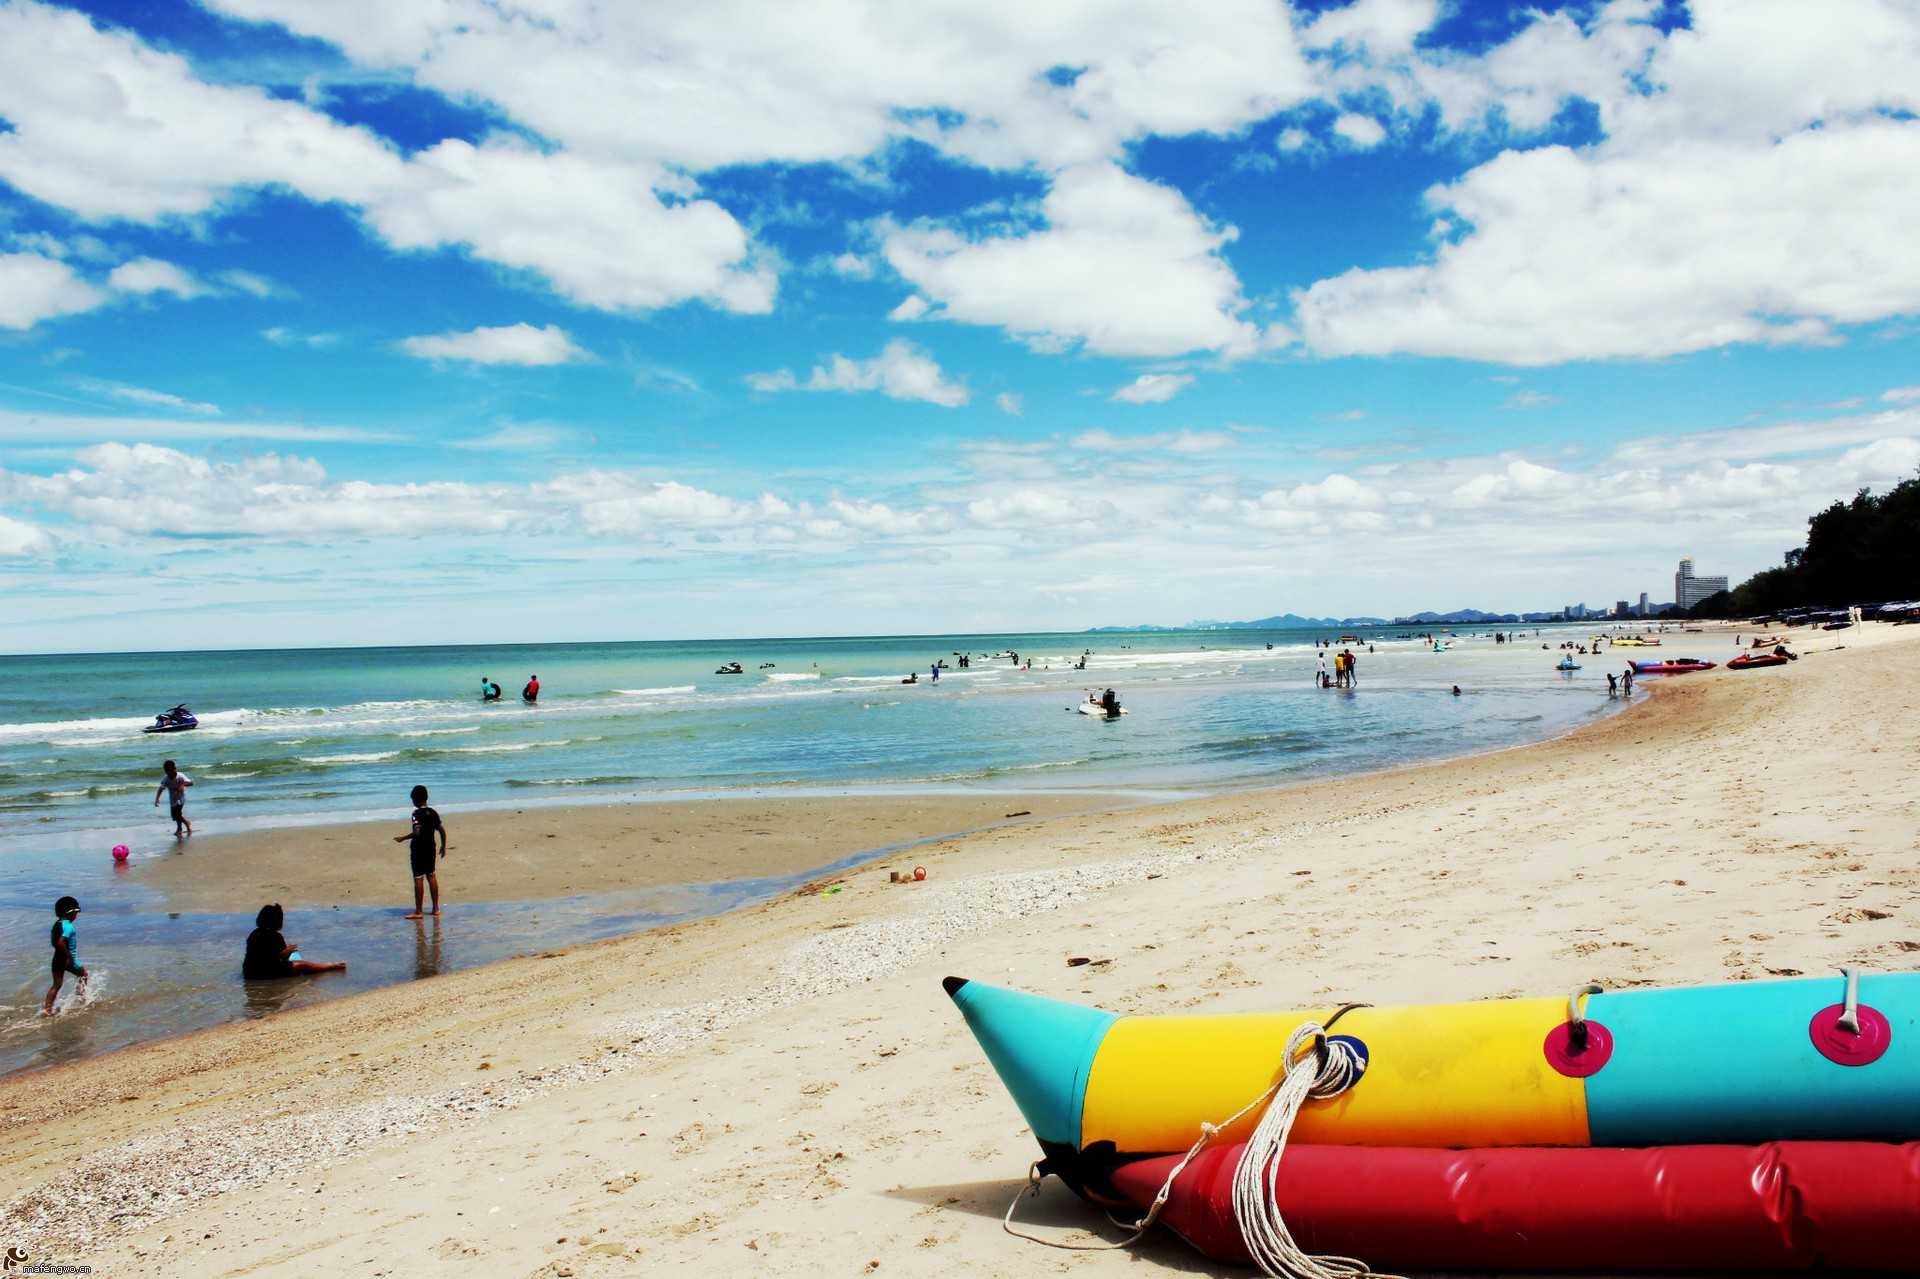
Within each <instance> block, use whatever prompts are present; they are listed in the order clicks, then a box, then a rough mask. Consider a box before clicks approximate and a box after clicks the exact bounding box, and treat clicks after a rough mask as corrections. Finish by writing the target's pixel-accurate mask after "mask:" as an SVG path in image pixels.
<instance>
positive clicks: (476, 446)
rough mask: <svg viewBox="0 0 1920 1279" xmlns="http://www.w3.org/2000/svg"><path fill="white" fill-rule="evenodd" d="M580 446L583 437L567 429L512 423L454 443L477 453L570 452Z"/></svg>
mask: <svg viewBox="0 0 1920 1279" xmlns="http://www.w3.org/2000/svg"><path fill="white" fill-rule="evenodd" d="M579 442H580V434H579V432H577V431H574V430H571V429H570V428H568V427H564V426H537V425H530V424H526V423H513V424H510V425H507V426H502V427H498V428H496V429H494V430H491V431H488V432H487V433H486V434H485V435H476V436H473V437H471V438H469V439H464V440H455V441H453V447H454V448H457V449H466V450H469V451H470V452H477V453H546V452H551V451H552V450H554V449H562V448H570V447H573V446H574V445H576V444H578V443H579Z"/></svg>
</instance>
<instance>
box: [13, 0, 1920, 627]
mask: <svg viewBox="0 0 1920 1279" xmlns="http://www.w3.org/2000/svg"><path fill="white" fill-rule="evenodd" d="M1917 73H1920V14H1917V13H1916V11H1915V10H1914V9H1913V7H1912V6H1911V5H1909V4H1902V3H1894V2H1892V0H1881V2H1876V0H1845V2H1836V3H1834V4H1831V5H1824V6H1819V7H1818V11H1817V12H1816V11H1815V9H1814V7H1811V6H1806V5H1804V4H1798V3H1791V2H1789V0H1742V2H1739V3H1735V2H1733V0H1702V2H1700V3H1694V4H1678V3H1667V4H1661V3H1653V2H1651V0H1614V2H1613V3H1603V4H1572V5H1564V6H1554V5H1542V6H1527V7H1524V8H1521V7H1514V6H1505V5H1491V4H1459V3H1452V4H1450V3H1440V2H1438V0H1355V2H1354V3H1351V4H1334V3H1315V4H1304V3H1296V4H1295V5H1294V6H1293V7H1291V8H1289V7H1288V6H1287V5H1285V4H1278V3H1268V2H1267V0H1221V3H1217V4H1213V5H1208V6H1204V7H1203V8H1201V9H1200V10H1199V11H1198V12H1196V11H1195V8H1194V7H1193V6H1175V5H1167V4H1147V3H1139V2H1137V0H1100V2H1099V3H1093V2H1090V0H1089V2H1083V3H1074V4H1067V5H1060V6H1053V7H1051V8H1049V9H1048V10H1047V11H1046V12H1045V13H1044V16H1036V14H1035V13H1034V12H1033V11H1032V8H1031V6H1030V5H1023V4H1019V3H1013V2H1012V0H1007V2H1006V3H994V2H987V0H972V2H970V3H964V4H952V5H947V4H939V3H934V4H926V5H917V6H913V7H911V8H910V9H907V10H902V9H899V8H898V7H897V6H886V5H878V4H868V3H856V2H854V0H835V2H833V3H816V4H809V5H804V6H783V7H781V8H780V9H779V10H777V11H770V10H769V9H767V7H765V6H762V5H751V6H750V5H745V4H732V3H713V4H702V5H690V6H632V5H616V4H603V3H596V2H594V0H520V2H519V3H509V2H507V0H450V2H445V0H339V2H338V3H330V4H327V5H312V4H308V3H302V2H301V0H202V3H201V4H199V5H198V6H193V5H185V4H181V5H130V4H118V5H114V4H93V5H70V6H60V5H52V4H43V3H38V2H34V0H0V584H4V587H5V588H6V590H7V592H8V596H9V598H10V599H11V600H12V601H14V603H15V607H14V608H12V609H9V610H8V611H7V612H6V614H5V615H4V616H3V617H0V651H35V650H47V649H111V648H166V647H206V646H220V645H278V644H289V643H429V642H436V641H454V640H499V641H508V640H564V639H612V638H649V637H671V636H690V635H726V634H836V633H839V634H844V633H853V632H874V631H937V630H995V629H1028V628H1039V627H1063V628H1073V627H1080V626H1087V625H1096V624H1107V623H1116V622H1132V621H1153V622H1162V623H1178V622H1182V621H1185V620H1188V619H1190V618H1193V617H1200V616H1210V617H1249V616H1259V615H1263V614H1266V613H1271V612H1278V611H1295V612H1302V613H1315V614H1319V613H1334V614H1353V613H1392V612H1406V611H1412V610H1415V609H1422V608H1452V607H1460V606H1467V605H1472V606H1478V607H1498V608H1537V607H1546V606H1553V605H1558V604H1560V603H1565V602H1569V601H1576V600H1579V601H1585V602H1587V603H1590V604H1604V603H1610V602H1611V601H1613V600H1614V599H1617V598H1621V597H1631V596H1634V595H1637V593H1638V592H1639V591H1642V590H1646V591H1649V592H1651V593H1652V594H1653V596H1654V597H1655V598H1656V599H1662V598H1665V597H1666V595H1667V594H1668V593H1669V590H1670V585H1669V584H1670V582H1671V574H1672V570H1673V562H1674V561H1675V560H1676V559H1678V558H1679V557H1680V556H1681V555H1692V556H1693V557H1694V558H1695V559H1696V560H1697V561H1698V563H1699V565H1700V570H1701V571H1703V572H1726V573H1729V574H1730V575H1732V576H1734V577H1736V578H1738V577H1741V576H1744V575H1745V574H1747V573H1750V572H1752V571H1754V570H1756V569H1759V568H1762V567H1766V566H1768V565H1769V564H1772V563H1774V562H1777V560H1778V558H1779V556H1780V553H1781V552H1782V551H1783V550H1784V549H1786V548H1787V547H1789V546H1792V545H1795V544H1797V542H1798V541H1799V539H1800V534H1801V532H1802V530H1803V528H1804V521H1805V518H1806V516H1807V515H1808V514H1809V513H1810V512H1811V511H1812V510H1814V509H1816V508H1817V507H1818V506H1821V505H1824V504H1825V503H1827V502H1828V501H1831V500H1833V499H1834V498H1837V497H1845V496H1848V495H1850V494H1851V493H1852V492H1853V491H1854V490H1855V489H1856V488H1857V487H1859V486H1862V485H1873V486H1876V487H1883V486H1885V485H1888V484H1891V483H1893V482H1896V481H1897V480H1899V479H1901V478H1903V477H1905V476H1907V475H1910V474H1913V473H1914V472H1915V470H1916V468H1917V467H1920V360H1916V353H1920V327H1916V325H1915V323H1914V317H1915V315H1916V312H1920V249H1916V248H1915V247H1914V245H1913V242H1912V236H1911V228H1912V226H1913V225H1915V224H1916V222H1920V122H1917V121H1916V119H1915V111H1916V109H1920V101H1917V100H1920V74H1917Z"/></svg>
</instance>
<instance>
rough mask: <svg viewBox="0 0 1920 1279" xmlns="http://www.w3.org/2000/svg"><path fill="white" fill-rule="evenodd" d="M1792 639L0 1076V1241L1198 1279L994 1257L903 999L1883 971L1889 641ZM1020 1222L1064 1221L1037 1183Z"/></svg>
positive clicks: (1319, 992)
mask: <svg viewBox="0 0 1920 1279" xmlns="http://www.w3.org/2000/svg"><path fill="white" fill-rule="evenodd" d="M1797 638H1798V641H1799V642H1800V643H1803V644H1805V645H1806V647H1807V648H1808V649H1809V650H1812V649H1824V650H1828V651H1820V652H1809V655H1808V656H1807V657H1806V658H1805V659H1804V660H1802V661H1800V662H1798V663H1796V664H1794V665H1792V666H1789V667H1783V668H1779V669H1776V670H1762V671H1754V672H1747V673H1731V672H1725V671H1717V672H1713V673H1710V674H1706V675H1694V676H1685V677H1679V678H1670V679H1666V680H1658V681H1656V680H1648V681H1647V686H1648V687H1650V688H1651V689H1652V690H1653V696H1652V697H1651V698H1650V699H1649V700H1648V701H1647V703H1646V704H1644V705H1642V706H1639V707H1636V708H1635V709H1634V710H1632V711H1631V712H1629V713H1627V714H1624V715H1621V716H1617V717H1614V718H1611V719H1608V720H1606V721H1604V722H1600V723H1597V724H1594V725H1591V726H1589V727H1587V728H1584V729H1582V730H1580V731H1579V732H1576V733H1574V734H1572V735H1570V736H1568V737H1565V738H1561V739H1559V740H1556V741H1553V742H1547V743H1542V744H1539V745H1537V746H1532V747H1526V748H1522V749H1517V750H1512V751H1504V752H1499V753H1495V754H1488V755H1482V756H1478V757H1474V758H1471V759H1464V760H1455V761H1450V762H1447V763H1442V764H1437V765H1430V766H1424V767H1419V768H1409V769H1404V770H1400V771H1396V772H1392V773H1384V774H1375V775H1370V776H1360V777H1349V778H1345V779H1341V780H1339V781H1336V782H1327V783H1319V784H1314V785H1311V786H1303V787H1295V788H1290V789H1286V790H1276V791H1267V792H1257V793H1243V794H1234V795H1225V796H1217V797H1211V798H1207V799H1202V800H1195V801H1188V802H1185V803H1182V804H1177V805H1165V806H1160V807H1156V808H1142V809H1136V810H1130V811H1125V812H1119V813H1112V814H1106V815H1100V816H1094V817H1080V818H1068V819H1063V820H1057V821H1052V822H1040V823H1034V824H1030V825H1021V826H1017V827H1010V828H1006V829H1000V830H992V831H987V832H983V833H981V834H979V835H976V836H973V837H971V838H968V839H965V840H956V841H949V842H946V843H944V844H942V845H941V846H939V847H937V848H932V849H928V850H925V851H924V852H916V853H915V855H914V857H913V860H914V861H917V862H921V863H924V864H925V865H927V867H928V868H929V871H930V872H931V873H930V877H929V880H928V882H926V883H924V884H918V885H912V886H898V885H892V884H889V883H888V882H887V876H886V873H885V866H886V863H882V864H880V865H877V866H873V867H869V868H865V869H862V870H859V871H855V872H851V873H849V874H847V875H845V876H842V877H839V878H838V879H837V880H836V884H837V885H838V886H839V887H840V889H841V891H839V892H836V893H831V894H828V893H824V892H819V891H813V892H804V893H800V894H796V895H792V896H789V897H786V898H782V899H780V900H778V901H773V902H769V903H766V904H764V905H761V906H757V907H753V908H749V909H745V910H741V911H737V912H734V913H731V914H728V915H725V916H721V917H716V918H712V919H708V920H704V921H700V922H697V923H690V924H685V925H680V926H677V927H673V928H668V929H662V930H658V931H654V932H649V933H645V934H641V935H638V936H634V937H629V938H623V939H619V940H615V941H610V942H604V943H598V944H595V945H590V946H581V947H576V948H572V949H569V950H567V951H566V952H565V953H563V954H552V955H543V956H539V957H531V958H527V959H520V960H514V961H510V962H507V963H502V964H497V965H493V966H490V967H487V968H482V969H476V970H471V971H467V972H463V973H458V974H454V975H452V976H447V977H439V978H434V979H431V980H426V981H420V982H415V983H412V984H409V985H405V986H399V987H393V988H390V989H386V990H382V991H377V992H374V993H371V994H368V995H363V996H356V997H353V998H349V999H342V1000H338V1001H335V1002H332V1003H328V1004H324V1005H321V1006H317V1007H313V1008H309V1009H304V1010H300V1011H297V1012H292V1013H288V1014H285V1015H282V1016H279V1017H275V1018H270V1019H267V1020H264V1021H260V1022H252V1023H246V1024H240V1025H233V1026H227V1027H221V1028H218V1029H215V1030H211V1031H206V1032H201V1033H198V1034H193V1035H188V1036H183V1037H180V1038H178V1039H173V1040H168V1041H164V1042H160V1043H155V1044H151V1045H145V1046H141V1047H137V1048H132V1049H128V1050H125V1051H122V1052H119V1053H115V1054H112V1055H110V1056H108V1057H105V1058H100V1059H96V1060H92V1061H87V1062H81V1063H78V1064H75V1065H72V1066H65V1067H60V1068H57V1069H54V1070H49V1071H45V1072H41V1073H37V1074H29V1075H23V1076H18V1077H15V1078H12V1079H9V1080H7V1081H4V1082H0V1133H4V1134H5V1142H6V1150H7V1152H8V1155H9V1158H8V1159H7V1160H6V1161H5V1162H4V1163H3V1164H0V1203H4V1204H5V1207H4V1212H3V1214H0V1237H3V1238H5V1239H6V1240H9V1241H18V1242H20V1243H22V1244H23V1245H24V1246H27V1247H28V1248H29V1249H30V1250H31V1251H33V1252H34V1254H35V1255H36V1257H45V1258H48V1259H52V1260H55V1261H76V1260H79V1259H81V1258H83V1257H84V1259H85V1260H86V1262H87V1263H88V1264H92V1265H94V1266H95V1267H96V1270H97V1271H98V1272H99V1273H107V1274H114V1275H154V1276H175V1275H178V1276H195V1277H198V1276H208V1275H241V1274H246V1275H280V1274H285V1275H306V1274H314V1273H355V1274H370V1275H373V1274H390V1275H442V1274H444V1275H448V1276H453V1275H461V1276H465V1275H471V1274H475V1273H484V1274H489V1275H514V1276H540V1277H542V1279H547V1277H553V1279H568V1277H574V1276H577V1277H578V1279H589V1277H591V1276H602V1275H615V1274H629V1273H698V1274H715V1273H725V1274H731V1273H766V1274H777V1275H787V1274H796V1275H797V1274H806V1275H859V1274H880V1275H895V1274H904V1275H924V1276H946V1275H981V1276H986V1275H996V1276H997V1275H1008V1274H1035V1273H1053V1272H1055V1271H1062V1270H1064V1271H1071V1272H1073V1273H1077V1274H1085V1275H1092V1276H1098V1275H1116V1276H1117V1275H1138V1274H1141V1273H1184V1272H1190V1271H1194V1270H1202V1271H1203V1272H1204V1271H1205V1268H1204V1267H1203V1266H1202V1265H1201V1264H1200V1263H1199V1262H1198V1261H1197V1259H1196V1258H1195V1257H1194V1256H1193V1254H1191V1253H1190V1252H1189V1251H1188V1250H1187V1249H1186V1248H1185V1247H1184V1246H1183V1245H1181V1244H1180V1243H1179V1242H1178V1241H1177V1240H1173V1239H1170V1238H1166V1237H1164V1236H1155V1237H1153V1238H1150V1239H1148V1240H1147V1241H1144V1242H1143V1243H1142V1244H1141V1245H1140V1246H1139V1247H1137V1248H1136V1249H1134V1250H1132V1251H1130V1252H1124V1253H1097V1254H1096V1253H1087V1254H1066V1253H1058V1252H1053V1251H1050V1250H1047V1249H1042V1248H1038V1247H1037V1246H1035V1245H1033V1244H1029V1243H1024V1242H1021V1241H1019V1240H1016V1239H1013V1238H1010V1237H1009V1236H1007V1235H1005V1234H1003V1233H1002V1232H1001V1229H1000V1223H999V1220H998V1218H999V1215H1000V1214H1001V1213H1002V1212H1003V1211H1004V1210H1005V1208H1006V1205H1007V1203H1008V1201H1009V1200H1010V1199H1011V1197H1012V1196H1013V1195H1014V1193H1015V1192H1016V1191H1017V1190H1018V1189H1019V1187H1020V1185H1021V1183H1022V1181H1023V1179H1024V1176H1025V1173H1026V1169H1027V1165H1028V1162H1029V1161H1030V1160H1031V1159H1032V1158H1034V1157H1035V1154H1036V1152H1035V1149H1034V1147H1033V1143H1032V1140H1031V1137H1030V1136H1029V1134H1028V1133H1027V1132H1026V1131H1025V1128H1024V1125H1023V1123H1022V1121H1021V1118H1020V1115H1019V1112H1018V1111H1017V1110H1016V1109H1015V1108H1014V1106H1013V1104H1012V1102H1011V1101H1010V1100H1009V1099H1008V1097H1007V1095H1006V1093H1005V1091H1004V1089H1003V1088H1002V1087H1001V1085H1000V1083H999V1081H998V1079H997V1078H996V1077H995V1075H994V1074H993V1071H992V1069H991V1068H990V1067H989V1066H988V1065H987V1063H986V1062H985V1060H984V1059H983V1057H982V1056H981V1053H980V1050H979V1048H978V1046H977V1045H976V1044H975V1043H974V1041H973V1039H972V1038H971V1036H970V1035H968V1033H967V1032H966V1030H965V1027H964V1025H963V1024H962V1022H961V1020H960V1018H959V1017H958V1016H957V1015H956V1013H955V1012H954V1011H953V1009H952V1007H951V1006H950V1004H949V1002H948V1001H947V999H946V997H945V996H944V994H943V993H942V991H941V989H940V984H939V983H940V978H941V977H942V976H943V975H945V974H947V973H958V974H961V975H965V976H971V977H977V978H982V979H987V980H992V981H996V982H999V983H1003V984H1007V985H1012V986H1018V987H1021V988H1025V989H1029V990H1033V991H1036V992H1038V993H1042V994H1046V995H1051V996H1055V997H1060V998H1068V999H1075V1000H1080V1001H1083V1002H1089V1003H1098V1004H1101V1005H1103V1006H1105V1007H1109V1008H1113V1009H1116V1010H1119V1011H1143V1012H1144V1011H1159V1012H1171V1011H1180V1010H1196V1011H1200V1010H1204V1011H1222V1012H1225V1011H1238V1010H1250V1009H1261V1008H1286V1007H1303V1006H1316V1005H1322V1004H1331V1003H1334V1002H1338V1001H1343V1000H1348V999H1364V1000H1370V1001H1373V1002H1414V1001H1425V1000H1443V999H1472V998H1500V997H1510V996H1513V995H1517V994H1521V993H1528V994H1553V993H1557V992H1562V991H1565V990H1567V989H1569V988H1571V987H1572V986H1573V985H1574V984H1576V983H1578V982H1582V981H1588V980H1592V981H1598V982H1600V983H1602V984H1604V985H1607V986H1610V987H1617V986H1629V985H1638V984H1646V983H1656V982H1657V983H1685V982H1705V981H1719V980H1727V979H1741V978H1756V977H1762V976H1766V975H1769V974H1791V973H1800V972H1804V973H1808V974H1820V973H1831V972H1833V971H1834V969H1835V968H1836V966H1837V965H1839V964H1841V963H1855V964H1860V965H1864V966H1868V967H1875V968H1882V969H1891V968H1911V967H1912V966H1913V965H1914V963H1915V962H1916V953H1920V846H1917V844H1916V836H1915V831H1916V830H1920V797H1916V792H1915V788H1914V787H1913V784H1912V767H1913V764H1912V762H1913V760H1914V759H1915V758H1916V757H1917V756H1920V643H1914V642H1912V641H1915V640H1920V628H1913V627H1908V628H1901V629H1898V630H1896V629H1894V628H1883V627H1878V626H1875V627H1870V628H1868V629H1867V631H1866V632H1865V633H1864V634H1861V633H1857V632H1856V633H1848V634H1842V635H1833V636H1804V635H1802V636H1799V637H1797ZM1843 644H1844V645H1845V648H1844V651H1831V650H1832V649H1834V648H1837V647H1838V646H1840V645H1843ZM453 919H454V920H457V916H454V917H453ZM1073 956H1086V957H1089V958H1091V959H1093V960H1096V961H1104V962H1096V963H1091V964H1087V965H1083V966H1074V967H1070V966H1068V964H1067V963H1066V960H1067V959H1068V958H1069V957H1073ZM1834 981H1835V989H1836V992H1837V991H1838V990H1839V985H1840V979H1839V977H1838V976H1837V975H1835V977H1834ZM1022 1216H1023V1220H1025V1221H1027V1222H1029V1223H1031V1224H1033V1225H1035V1226H1037V1227H1038V1228H1040V1229H1043V1230H1047V1229H1052V1230H1057V1231H1068V1230H1071V1229H1073V1228H1085V1229H1089V1230H1098V1229H1100V1228H1101V1226H1102V1222H1101V1219H1100V1218H1099V1215H1098V1214H1097V1213H1096V1212H1094V1211H1093V1210H1091V1209H1089V1208H1088V1207H1087V1206H1086V1205H1084V1204H1081V1203H1079V1202H1078V1201H1076V1200H1074V1199H1072V1198H1071V1196H1070V1195H1068V1194H1066V1193H1065V1192H1063V1191H1061V1190H1060V1189H1059V1188H1058V1187H1057V1186H1050V1187H1049V1189H1048V1190H1047V1191H1046V1193H1045V1194H1043V1195H1042V1196H1041V1197H1040V1198H1039V1199H1038V1200H1037V1201H1033V1202H1032V1203H1031V1204H1030V1205H1029V1206H1028V1207H1027V1208H1025V1209H1024V1210H1023V1214H1022Z"/></svg>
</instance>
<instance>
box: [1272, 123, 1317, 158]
mask: <svg viewBox="0 0 1920 1279" xmlns="http://www.w3.org/2000/svg"><path fill="white" fill-rule="evenodd" d="M1312 141H1313V135H1312V134H1311V133H1308V132H1307V131H1306V130H1305V129H1299V128H1286V129H1282V130H1280V132H1279V133H1278V134H1277V135H1275V137H1274V139H1273V145H1274V149H1275V150H1278V151H1288V152H1291V151H1299V150H1301V149H1303V148H1304V147H1305V146H1306V145H1307V144H1308V143H1309V142H1312Z"/></svg>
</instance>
